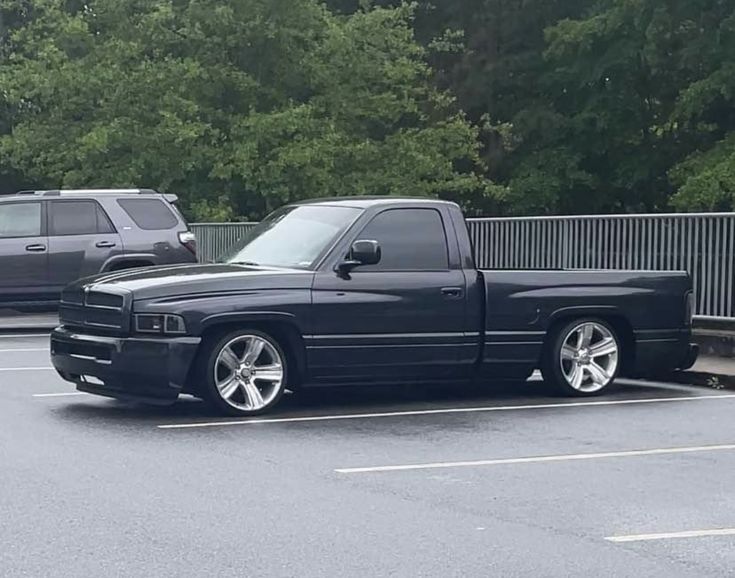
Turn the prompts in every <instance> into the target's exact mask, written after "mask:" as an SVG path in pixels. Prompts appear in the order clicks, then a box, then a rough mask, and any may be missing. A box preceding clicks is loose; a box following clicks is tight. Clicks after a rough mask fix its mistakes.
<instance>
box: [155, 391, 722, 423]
mask: <svg viewBox="0 0 735 578" xmlns="http://www.w3.org/2000/svg"><path fill="white" fill-rule="evenodd" d="M733 398H735V394H723V395H716V394H715V395H689V396H684V397H653V398H643V399H614V400H605V401H577V402H566V403H564V402H562V403H539V404H531V405H492V406H483V407H450V408H440V409H422V410H409V411H390V412H378V413H353V414H345V415H316V416H306V417H282V418H271V419H259V418H254V419H244V420H232V421H211V422H197V423H173V424H165V425H159V426H157V427H158V428H159V429H191V428H203V427H220V426H232V425H254V424H268V423H295V422H311V421H334V420H344V419H372V418H380V417H405V416H414V415H441V414H454V413H480V412H490V411H520V410H532V409H558V408H567V407H600V406H607V405H633V404H641V403H665V402H676V401H702V400H709V399H733Z"/></svg>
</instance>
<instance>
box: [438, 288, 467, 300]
mask: <svg viewBox="0 0 735 578" xmlns="http://www.w3.org/2000/svg"><path fill="white" fill-rule="evenodd" d="M462 294H463V291H462V288H461V287H444V288H443V289H442V295H444V297H446V298H447V299H459V298H460V297H462Z"/></svg>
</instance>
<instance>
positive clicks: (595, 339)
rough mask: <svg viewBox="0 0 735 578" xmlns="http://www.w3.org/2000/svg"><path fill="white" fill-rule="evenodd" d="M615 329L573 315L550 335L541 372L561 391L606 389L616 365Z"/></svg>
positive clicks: (574, 392) (580, 393)
mask: <svg viewBox="0 0 735 578" xmlns="http://www.w3.org/2000/svg"><path fill="white" fill-rule="evenodd" d="M620 359H621V347H620V340H619V339H618V336H617V335H616V334H615V330H614V329H613V328H612V327H610V325H608V324H607V323H606V322H605V321H603V320H601V319H593V318H590V319H577V320H575V321H572V322H571V323H568V324H566V325H565V326H563V327H562V328H561V329H560V330H559V331H558V332H556V333H555V335H554V336H553V337H552V341H551V343H550V344H549V347H548V348H547V350H546V354H545V356H544V362H543V364H542V369H541V372H542V374H543V376H544V381H546V382H549V383H552V384H553V385H555V386H556V387H557V389H559V390H560V391H561V392H562V393H564V394H566V395H574V396H589V395H596V394H599V393H602V392H603V391H606V390H608V389H609V388H610V387H611V386H612V385H613V383H614V381H615V378H616V377H617V375H618V371H619V369H620Z"/></svg>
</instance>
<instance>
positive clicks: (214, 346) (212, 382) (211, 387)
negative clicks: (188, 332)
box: [196, 329, 288, 416]
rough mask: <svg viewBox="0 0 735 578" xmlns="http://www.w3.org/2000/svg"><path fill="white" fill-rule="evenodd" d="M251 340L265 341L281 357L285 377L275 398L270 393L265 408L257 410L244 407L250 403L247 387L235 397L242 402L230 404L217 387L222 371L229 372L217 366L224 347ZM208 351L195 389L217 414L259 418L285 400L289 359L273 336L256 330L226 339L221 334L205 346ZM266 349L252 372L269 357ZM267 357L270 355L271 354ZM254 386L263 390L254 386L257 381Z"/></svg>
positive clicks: (237, 332)
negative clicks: (266, 356) (283, 397)
mask: <svg viewBox="0 0 735 578" xmlns="http://www.w3.org/2000/svg"><path fill="white" fill-rule="evenodd" d="M250 337H254V338H257V339H259V340H263V341H264V342H266V343H267V344H268V345H269V346H270V348H272V351H273V352H275V353H276V354H277V355H278V358H279V359H278V361H279V363H280V365H281V367H282V374H283V377H282V379H281V381H280V384H279V385H278V386H277V387H275V391H274V392H273V393H272V395H271V394H270V392H269V394H268V396H267V402H266V403H265V405H263V406H262V407H254V408H247V407H243V405H244V404H245V403H247V400H248V398H247V397H246V395H245V387H244V386H243V387H241V388H240V389H241V391H239V392H236V396H242V399H239V398H238V397H235V398H231V399H230V401H228V400H227V399H225V397H223V394H222V393H221V391H220V389H219V387H218V385H217V376H218V374H221V373H222V369H227V368H224V366H223V364H222V362H221V361H220V362H218V359H219V356H220V353H222V351H223V350H224V349H225V347H227V346H228V344H231V343H233V341H236V340H238V339H246V338H250ZM236 345H237V343H236ZM205 348H206V349H205V350H204V351H203V352H202V355H201V356H200V357H199V361H198V367H197V368H196V369H197V382H198V383H197V384H196V385H197V390H198V393H199V394H200V395H201V397H202V399H203V400H204V401H205V402H207V403H208V404H209V405H210V406H211V407H212V409H214V410H215V411H216V412H217V413H219V414H222V415H230V416H252V415H259V414H262V413H265V412H267V411H268V410H270V409H271V408H272V407H273V406H275V405H276V404H277V403H278V402H279V400H280V399H281V397H282V396H283V393H284V391H285V390H286V385H287V383H288V356H287V355H286V353H285V352H284V350H283V348H282V347H281V345H280V344H279V343H278V341H277V340H276V339H275V338H273V337H272V336H271V335H269V334H268V333H265V332H263V331H259V330H256V329H237V330H235V331H230V332H228V333H226V334H224V335H221V334H220V335H218V336H215V337H213V338H211V339H210V340H209V342H207V343H205ZM267 349H268V348H267V347H266V348H265V349H264V353H263V354H261V357H258V358H256V359H255V360H254V362H253V363H252V368H253V369H256V370H257V365H256V362H257V361H258V360H259V359H263V357H262V356H263V355H264V354H265V353H266V351H265V350H267ZM268 355H270V353H269V354H268ZM238 357H239V356H238ZM272 365H273V364H271V366H272ZM269 367H270V366H269ZM235 373H237V372H235ZM256 375H257V371H253V376H252V380H257V377H256ZM261 383H262V382H261ZM268 383H270V382H268ZM252 385H253V386H255V387H258V389H259V390H260V387H259V386H257V385H256V384H255V381H253V382H252ZM261 393H262V392H261ZM263 401H266V398H265V396H264V398H263Z"/></svg>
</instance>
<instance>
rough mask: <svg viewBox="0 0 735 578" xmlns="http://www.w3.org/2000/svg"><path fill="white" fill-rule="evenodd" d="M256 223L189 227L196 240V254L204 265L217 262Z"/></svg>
mask: <svg viewBox="0 0 735 578" xmlns="http://www.w3.org/2000/svg"><path fill="white" fill-rule="evenodd" d="M255 225H257V223H195V224H192V225H190V227H191V230H192V231H193V232H194V234H195V235H196V238H197V254H198V255H199V260H200V261H202V262H204V263H212V262H214V261H217V260H218V259H219V258H220V257H221V256H222V255H223V254H224V253H226V252H227V251H228V250H229V249H231V248H232V247H233V245H235V244H236V243H237V242H238V241H239V240H240V239H242V238H243V237H244V236H245V234H246V233H247V232H248V231H249V230H250V229H252V228H253V227H254V226H255Z"/></svg>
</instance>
